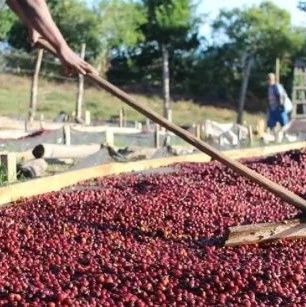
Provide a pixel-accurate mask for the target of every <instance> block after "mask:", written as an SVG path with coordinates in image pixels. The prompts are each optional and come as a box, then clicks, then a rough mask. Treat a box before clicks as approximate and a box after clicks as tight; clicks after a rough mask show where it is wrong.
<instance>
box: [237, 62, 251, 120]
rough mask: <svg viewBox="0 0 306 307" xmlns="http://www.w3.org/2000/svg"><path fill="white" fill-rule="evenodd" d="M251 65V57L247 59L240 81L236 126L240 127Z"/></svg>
mask: <svg viewBox="0 0 306 307" xmlns="http://www.w3.org/2000/svg"><path fill="white" fill-rule="evenodd" d="M252 65H253V57H249V59H248V60H247V64H246V67H245V69H244V73H243V80H242V85H241V91H240V98H239V108H238V117H237V124H240V125H242V123H243V111H244V106H245V98H246V93H247V90H248V85H249V80H250V75H251V69H252Z"/></svg>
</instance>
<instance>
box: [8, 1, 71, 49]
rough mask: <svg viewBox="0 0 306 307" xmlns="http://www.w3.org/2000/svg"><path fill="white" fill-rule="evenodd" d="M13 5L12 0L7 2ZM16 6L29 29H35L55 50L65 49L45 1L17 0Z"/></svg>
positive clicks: (64, 42)
mask: <svg viewBox="0 0 306 307" xmlns="http://www.w3.org/2000/svg"><path fill="white" fill-rule="evenodd" d="M7 2H8V4H9V5H14V4H13V3H14V2H15V1H14V0H8V1H7ZM18 5H19V7H20V10H21V11H22V12H23V16H24V18H23V21H24V22H25V23H26V25H27V26H28V27H29V28H33V29H35V30H36V31H37V32H39V33H40V34H41V35H42V36H43V37H45V38H46V39H47V40H48V41H49V42H50V44H52V45H53V47H54V48H55V49H56V50H60V49H61V48H63V47H66V46H67V44H66V41H65V39H64V38H63V36H62V34H61V33H60V31H59V29H58V28H57V26H56V24H55V23H54V21H53V19H52V17H51V14H50V11H49V9H48V6H47V4H46V2H45V0H19V1H18Z"/></svg>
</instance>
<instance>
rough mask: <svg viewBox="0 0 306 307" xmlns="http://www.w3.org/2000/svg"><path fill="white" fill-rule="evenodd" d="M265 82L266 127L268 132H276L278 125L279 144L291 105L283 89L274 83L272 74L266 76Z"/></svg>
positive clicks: (287, 121) (288, 117)
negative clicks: (266, 95)
mask: <svg viewBox="0 0 306 307" xmlns="http://www.w3.org/2000/svg"><path fill="white" fill-rule="evenodd" d="M267 82H268V101H269V106H268V120H267V127H268V128H269V129H270V131H274V132H276V131H275V128H276V126H277V124H280V126H281V129H280V130H279V131H278V132H279V133H278V141H279V142H281V140H282V138H283V134H284V132H285V131H286V129H287V128H288V125H289V122H290V114H291V111H292V103H291V101H290V99H289V97H288V95H287V93H286V90H285V89H284V87H283V86H282V85H281V84H280V83H277V82H276V77H275V74H274V73H270V74H268V78H267Z"/></svg>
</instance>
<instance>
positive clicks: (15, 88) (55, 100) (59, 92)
mask: <svg viewBox="0 0 306 307" xmlns="http://www.w3.org/2000/svg"><path fill="white" fill-rule="evenodd" d="M0 84H1V86H0V106H1V109H0V110H1V111H0V112H1V115H8V116H13V117H21V118H24V117H25V116H26V114H27V110H28V105H29V97H30V85H31V79H30V78H29V77H19V76H15V75H7V74H0ZM76 94H77V84H73V83H57V82H54V81H48V80H40V83H39V94H38V110H37V112H38V114H44V117H45V118H48V119H53V118H55V117H56V115H57V114H58V113H59V112H60V111H64V112H66V113H68V114H71V113H72V112H73V110H74V109H75V100H76ZM133 96H135V97H136V98H137V100H139V101H141V102H143V103H144V104H145V105H146V106H148V107H150V108H153V109H154V110H155V111H157V112H159V113H161V112H162V100H161V99H160V97H156V96H154V97H152V96H144V95H133ZM122 106H123V103H121V102H120V101H119V100H118V99H116V98H114V97H112V96H111V95H109V94H107V93H106V92H104V91H101V90H98V89H96V88H94V87H87V88H86V90H85V97H84V109H86V110H90V111H91V116H92V119H93V120H98V119H99V120H106V119H110V118H111V117H112V116H116V115H118V113H119V110H120V109H121V107H122ZM125 110H126V113H127V117H128V119H129V120H143V116H141V115H140V114H138V113H137V112H135V111H134V110H132V109H131V108H129V107H125ZM262 117H263V115H262V114H257V115H254V114H250V113H245V117H244V118H245V120H246V122H247V123H249V124H255V123H256V122H257V121H258V120H259V119H260V118H262ZM173 118H174V121H175V122H176V123H178V124H192V123H200V122H201V121H203V120H205V119H212V120H216V121H220V122H227V121H235V119H236V113H235V112H234V111H232V110H228V109H226V108H217V107H213V106H199V105H197V104H195V103H193V102H192V101H184V100H182V101H177V102H175V103H174V104H173Z"/></svg>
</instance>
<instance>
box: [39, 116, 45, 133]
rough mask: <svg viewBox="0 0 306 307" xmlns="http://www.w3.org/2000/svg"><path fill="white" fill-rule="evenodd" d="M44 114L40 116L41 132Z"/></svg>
mask: <svg viewBox="0 0 306 307" xmlns="http://www.w3.org/2000/svg"><path fill="white" fill-rule="evenodd" d="M44 120H45V117H44V114H40V129H41V130H43V129H44Z"/></svg>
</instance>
